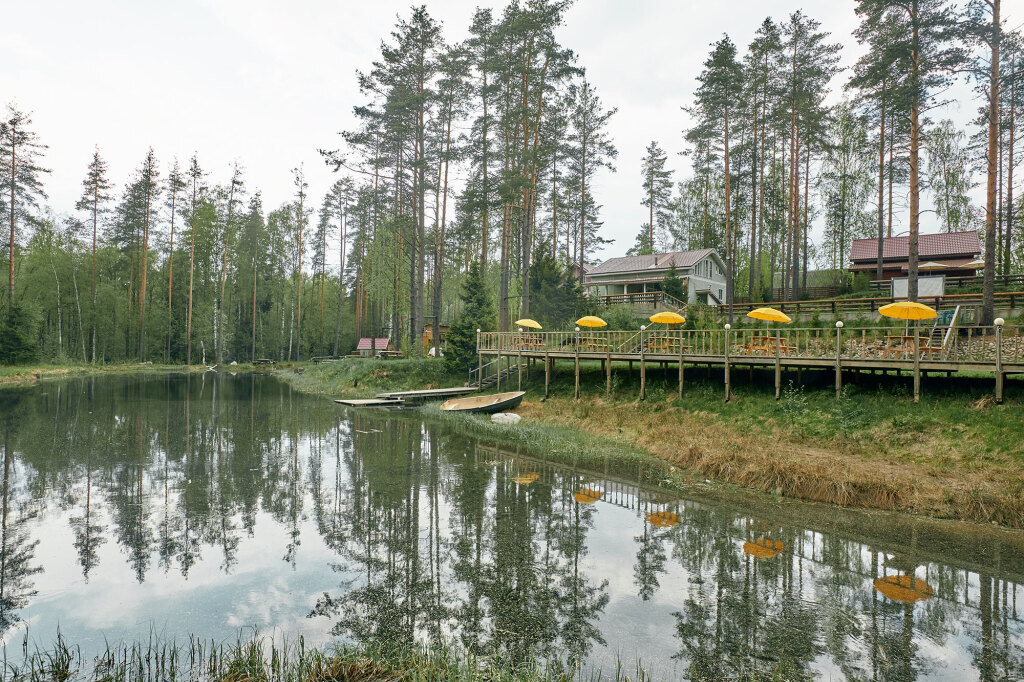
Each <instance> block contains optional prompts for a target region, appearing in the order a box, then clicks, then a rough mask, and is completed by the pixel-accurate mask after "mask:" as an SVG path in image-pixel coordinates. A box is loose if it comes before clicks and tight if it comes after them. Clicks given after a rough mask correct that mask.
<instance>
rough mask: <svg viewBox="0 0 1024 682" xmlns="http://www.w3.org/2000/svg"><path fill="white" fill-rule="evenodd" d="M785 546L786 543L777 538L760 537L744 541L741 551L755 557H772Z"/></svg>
mask: <svg viewBox="0 0 1024 682" xmlns="http://www.w3.org/2000/svg"><path fill="white" fill-rule="evenodd" d="M785 548H786V545H785V544H784V543H782V542H780V541H778V540H772V539H770V538H761V539H760V540H754V541H753V542H744V543H743V551H744V552H746V553H747V554H749V555H750V556H752V557H754V558H755V559H772V558H774V557H777V556H778V555H779V553H780V552H781V551H782V550H784V549H785Z"/></svg>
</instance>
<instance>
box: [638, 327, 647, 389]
mask: <svg viewBox="0 0 1024 682" xmlns="http://www.w3.org/2000/svg"><path fill="white" fill-rule="evenodd" d="M645 329H647V325H643V324H642V325H640V400H646V399H647V360H646V359H645V357H644V356H645V353H644V351H645V350H646V348H644V330H645Z"/></svg>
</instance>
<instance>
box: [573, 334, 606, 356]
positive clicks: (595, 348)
mask: <svg viewBox="0 0 1024 682" xmlns="http://www.w3.org/2000/svg"><path fill="white" fill-rule="evenodd" d="M578 343H579V349H580V350H582V351H592V352H594V353H600V352H604V351H607V350H608V338H607V337H604V336H581V337H579V342H578Z"/></svg>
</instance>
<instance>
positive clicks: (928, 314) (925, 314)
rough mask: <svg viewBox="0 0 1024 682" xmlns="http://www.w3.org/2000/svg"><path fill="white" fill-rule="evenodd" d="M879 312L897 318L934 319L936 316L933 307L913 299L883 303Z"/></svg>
mask: <svg viewBox="0 0 1024 682" xmlns="http://www.w3.org/2000/svg"><path fill="white" fill-rule="evenodd" d="M878 312H879V314H881V315H885V316H886V317H893V318H896V319H897V320H934V319H935V318H936V317H938V315H939V314H938V313H937V312H936V311H935V308H931V307H929V306H926V305H925V304H923V303H915V302H914V301H897V302H896V303H890V304H889V305H883V306H882V307H881V308H879V309H878Z"/></svg>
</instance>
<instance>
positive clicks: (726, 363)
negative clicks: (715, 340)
mask: <svg viewBox="0 0 1024 682" xmlns="http://www.w3.org/2000/svg"><path fill="white" fill-rule="evenodd" d="M730 329H732V325H731V324H729V323H726V325H725V402H729V398H730V397H731V396H730V391H731V388H732V387H731V386H730V385H729V330H730Z"/></svg>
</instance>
